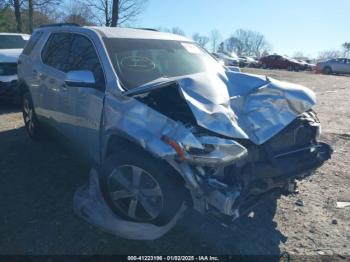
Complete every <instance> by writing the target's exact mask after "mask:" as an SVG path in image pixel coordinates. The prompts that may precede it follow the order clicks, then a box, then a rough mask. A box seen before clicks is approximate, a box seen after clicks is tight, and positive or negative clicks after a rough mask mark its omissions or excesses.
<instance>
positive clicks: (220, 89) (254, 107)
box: [126, 71, 316, 145]
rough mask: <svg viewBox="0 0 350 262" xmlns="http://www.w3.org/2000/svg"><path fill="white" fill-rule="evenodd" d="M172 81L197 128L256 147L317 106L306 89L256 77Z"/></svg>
mask: <svg viewBox="0 0 350 262" xmlns="http://www.w3.org/2000/svg"><path fill="white" fill-rule="evenodd" d="M174 81H176V82H177V83H178V86H179V89H180V92H181V94H182V95H183V97H184V98H185V100H186V102H187V104H188V105H189V107H190V109H191V111H192V113H193V115H194V117H195V119H196V122H197V124H198V125H199V126H201V127H203V128H205V129H208V130H210V131H213V132H215V133H218V134H221V135H224V136H227V137H231V138H240V139H249V140H251V141H252V142H253V143H255V144H258V145H259V144H262V143H264V142H265V141H267V140H269V139H270V138H271V137H273V136H274V135H276V134H277V133H278V132H280V131H281V130H282V129H283V128H284V127H286V126H287V125H288V124H289V123H291V122H292V121H293V120H294V119H295V118H296V117H297V116H298V115H299V114H301V113H303V112H305V111H307V110H308V109H310V108H311V107H312V106H314V105H315V103H316V100H315V94H314V93H313V92H312V91H311V90H309V89H308V88H306V87H303V86H300V85H296V84H291V83H286V82H281V81H277V80H274V79H269V78H267V77H263V76H257V75H250V74H243V73H237V72H229V71H227V72H225V73H224V74H222V73H217V74H208V73H198V74H194V75H190V76H187V77H184V78H181V79H176V80H174ZM174 81H173V82H174ZM167 84H168V82H166V81H163V83H162V82H160V83H159V82H158V83H157V84H150V85H146V86H143V87H140V88H137V89H136V90H130V91H128V92H126V93H127V94H137V93H140V92H141V93H143V92H145V91H146V90H147V91H150V90H152V89H155V88H162V87H163V86H166V85H167Z"/></svg>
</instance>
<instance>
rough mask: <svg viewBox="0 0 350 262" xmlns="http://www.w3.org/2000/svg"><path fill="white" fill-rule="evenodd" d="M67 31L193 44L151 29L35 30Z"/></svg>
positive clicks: (86, 28)
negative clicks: (88, 31)
mask: <svg viewBox="0 0 350 262" xmlns="http://www.w3.org/2000/svg"><path fill="white" fill-rule="evenodd" d="M67 29H68V30H69V31H70V32H79V31H80V32H81V31H86V30H92V31H94V32H96V33H98V34H99V35H100V36H101V37H106V38H134V39H158V40H175V41H186V42H193V40H191V39H188V38H186V37H184V36H180V35H176V34H171V33H165V32H159V31H155V30H151V29H137V28H124V27H99V26H72V25H64V24H62V25H60V26H55V25H52V26H50V25H47V26H45V27H41V28H38V29H36V30H37V31H49V32H52V31H62V30H67Z"/></svg>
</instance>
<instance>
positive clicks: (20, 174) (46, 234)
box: [0, 127, 286, 255]
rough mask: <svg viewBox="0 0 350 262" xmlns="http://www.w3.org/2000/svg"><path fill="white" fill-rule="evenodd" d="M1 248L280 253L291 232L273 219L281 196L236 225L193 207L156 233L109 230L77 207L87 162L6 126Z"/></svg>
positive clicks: (0, 140)
mask: <svg viewBox="0 0 350 262" xmlns="http://www.w3.org/2000/svg"><path fill="white" fill-rule="evenodd" d="M0 156H1V158H0V172H1V174H0V192H1V198H0V206H1V209H2V210H1V213H0V236H2V237H1V238H0V254H143V255H146V254H150V255H155V254H182V255H183V254H191V255H193V254H274V255H278V254H280V249H279V244H280V242H284V241H285V240H286V237H285V236H283V235H282V234H281V233H280V232H279V231H278V230H277V228H276V227H277V224H276V223H275V222H274V221H273V218H274V214H275V210H276V197H271V198H270V199H269V200H268V201H266V202H264V203H262V204H261V205H260V206H258V207H257V209H256V211H255V216H254V218H248V217H246V218H245V219H241V220H239V221H237V223H236V224H235V227H234V228H233V229H227V228H225V227H223V226H221V225H220V224H219V223H218V222H217V221H216V220H213V219H211V218H208V217H201V216H200V215H199V214H197V213H195V212H193V211H191V212H190V211H189V212H188V213H187V215H186V216H185V217H184V218H183V219H182V220H181V221H180V222H179V224H178V226H177V227H175V228H174V229H173V230H172V231H170V232H169V233H168V234H167V235H165V236H164V237H163V238H161V239H158V240H156V241H129V240H125V239H121V238H118V237H115V236H112V235H109V234H106V233H104V232H102V231H100V230H98V229H96V228H94V227H93V226H91V225H89V224H87V223H85V222H84V221H83V220H81V219H79V218H78V217H77V216H75V214H74V213H73V209H72V200H73V195H74V192H75V191H76V189H77V188H78V187H79V186H81V185H83V184H84V183H86V182H87V180H88V172H89V170H88V168H86V167H84V166H82V165H80V164H79V163H78V162H76V161H75V160H73V159H72V158H71V157H69V156H68V155H67V154H66V153H65V152H64V151H63V150H62V149H61V148H60V146H59V145H58V144H56V143H55V142H52V141H43V142H40V143H37V142H33V141H31V140H30V139H29V138H28V136H27V135H26V133H25V130H24V128H23V127H22V128H19V129H13V130H9V131H4V132H0Z"/></svg>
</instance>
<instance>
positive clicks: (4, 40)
mask: <svg viewBox="0 0 350 262" xmlns="http://www.w3.org/2000/svg"><path fill="white" fill-rule="evenodd" d="M27 41H28V39H27V38H26V37H24V36H21V35H0V49H18V48H19V49H21V48H24V46H25V45H26V43H27Z"/></svg>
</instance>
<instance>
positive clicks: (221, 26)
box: [138, 0, 350, 56]
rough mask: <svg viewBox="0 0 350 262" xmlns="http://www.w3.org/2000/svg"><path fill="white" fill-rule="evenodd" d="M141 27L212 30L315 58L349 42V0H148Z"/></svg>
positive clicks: (274, 48) (201, 31)
mask: <svg viewBox="0 0 350 262" xmlns="http://www.w3.org/2000/svg"><path fill="white" fill-rule="evenodd" d="M138 24H140V26H142V27H151V28H157V27H169V28H171V27H180V28H182V29H183V30H184V31H185V33H186V35H187V36H191V35H192V34H193V32H198V33H200V34H209V32H210V31H211V30H212V29H218V30H219V31H220V32H221V34H222V36H223V37H229V36H230V35H231V33H233V32H234V31H235V30H236V29H239V28H242V29H251V30H255V31H259V32H260V33H262V34H264V35H265V36H266V38H267V40H268V41H269V42H270V43H271V45H272V47H273V51H274V52H276V53H281V54H287V55H290V56H291V55H293V54H294V53H295V52H298V51H302V52H303V53H304V54H305V55H311V56H317V55H318V53H319V51H322V50H325V49H339V48H340V47H341V44H342V43H344V42H346V41H347V42H350V0H244V1H243V0H241V1H238V0H175V1H174V0H173V1H170V0H149V5H148V7H147V9H146V10H145V12H144V13H143V14H142V15H141V16H140V18H139V20H138Z"/></svg>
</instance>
